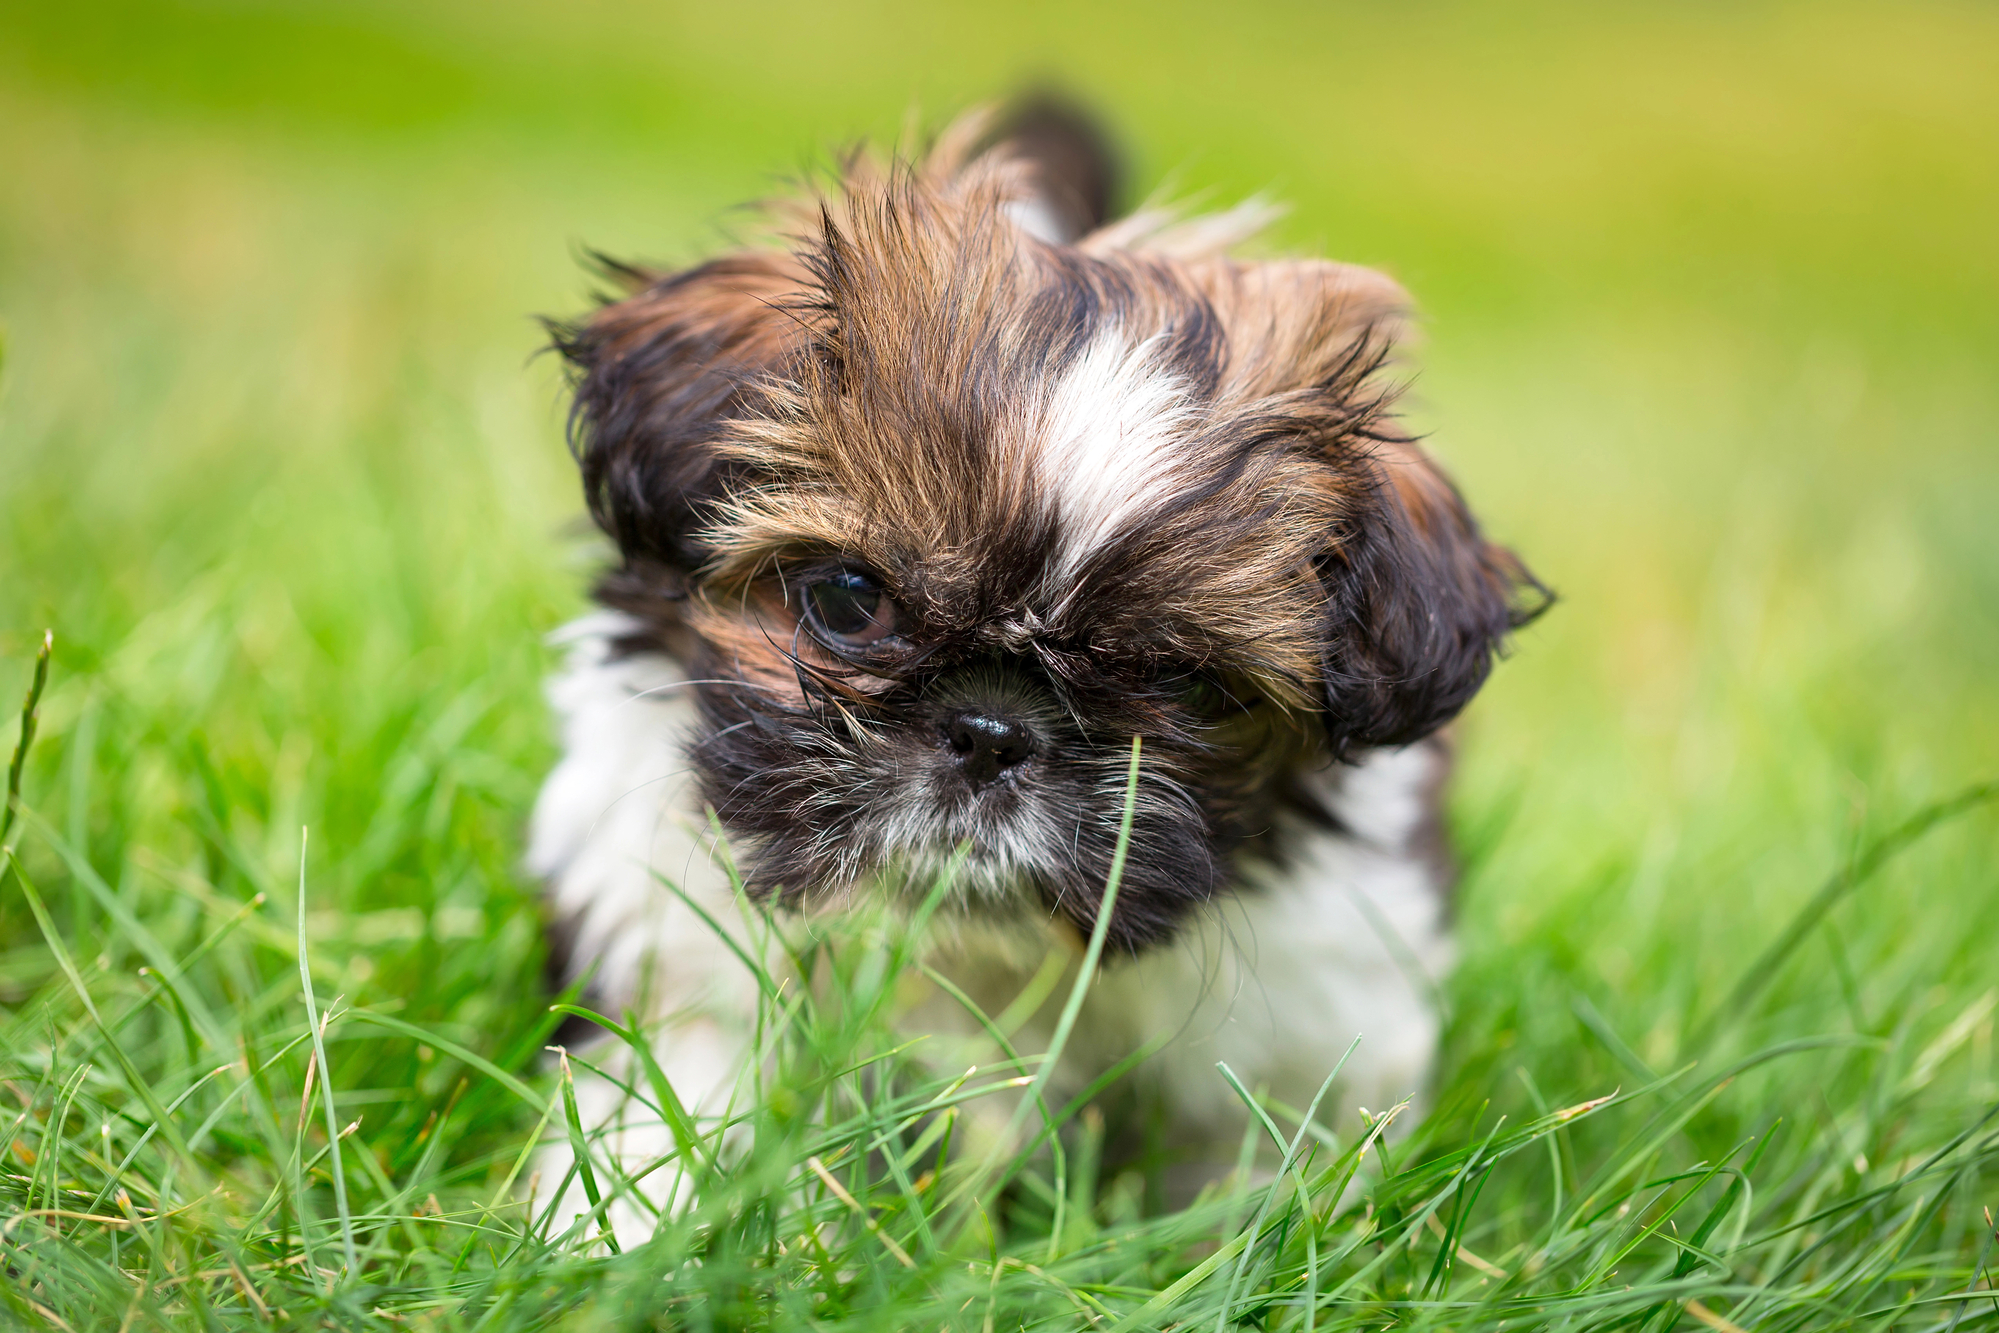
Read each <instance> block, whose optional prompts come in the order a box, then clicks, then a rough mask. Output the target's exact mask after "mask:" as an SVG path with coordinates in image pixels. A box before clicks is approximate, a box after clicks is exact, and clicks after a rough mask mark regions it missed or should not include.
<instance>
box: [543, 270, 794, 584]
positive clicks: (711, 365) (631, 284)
mask: <svg viewBox="0 0 1999 1333" xmlns="http://www.w3.org/2000/svg"><path fill="white" fill-rule="evenodd" d="M605 268H606V271H607V273H608V274H609V276H611V277H613V278H614V279H616V280H618V281H619V282H620V283H622V284H623V285H624V286H625V287H626V288H627V289H628V290H629V291H630V293H631V294H630V295H628V296H626V297H625V298H624V299H623V300H621V301H616V302H613V303H610V304H607V305H605V306H604V307H603V308H602V309H600V310H598V311H597V312H596V313H595V314H594V315H591V316H590V317H589V318H587V319H584V320H581V321H579V322H577V323H575V324H559V325H553V326H551V333H552V334H553V339H554V344H555V347H556V349H557V350H558V351H560V352H561V353H562V355H563V356H564V357H565V358H566V359H567V360H568V362H569V364H570V366H571V368H572V374H573V380H574V387H575V399H574V402H573V404H572V406H571V408H570V422H569V438H570V448H571V449H572V450H573V451H574V453H575V454H576V459H577V462H578V463H579V464H581V466H582V471H583V489H584V495H585V497H586V498H587V499H588V501H589V505H590V514H591V517H592V518H594V519H595V520H596V521H597V525H598V526H599V527H601V528H602V529H603V530H604V531H605V532H606V533H607V534H609V535H610V536H611V537H612V538H613V539H614V540H615V541H616V542H617V543H618V550H619V552H620V553H621V554H622V555H623V556H624V561H625V565H626V568H627V570H633V569H637V570H641V571H645V572H648V573H650V574H652V575H655V576H657V575H664V576H666V577H668V578H678V577H680V576H684V575H685V574H687V573H688V572H690V571H692V570H693V569H694V568H695V567H696V566H698V565H699V564H701V562H702V561H703V560H705V559H706V558H707V555H708V552H707V550H706V548H705V547H704V546H702V544H701V543H700V541H699V539H698V535H697V534H698V533H699V531H700V528H701V526H702V523H703V522H704V520H705V510H706V508H707V506H708V505H710V504H711V503H712V502H713V501H714V500H715V499H716V498H718V497H719V495H720V494H721V492H722V489H723V487H724V484H725V481H726V478H725V477H724V475H723V469H724V466H725V465H724V464H723V463H722V462H721V461H720V459H719V458H718V456H717V451H716V448H715V441H716V437H717V435H718V433H719V432H720V430H721V429H722V427H723V425H724V423H726V422H727V421H728V420H730V419H731V418H733V417H736V416H739V415H741V414H742V413H743V412H744V411H745V410H746V409H747V408H748V407H749V406H750V405H751V404H753V403H754V401H755V400H756V398H757V396H758V394H759V390H760V385H761V384H762V383H763V382H764V381H766V380H767V379H768V377H770V376H772V375H774V374H778V373H781V372H782V370H783V369H784V367H785V366H786V365H787V364H788V363H789V362H790V361H791V360H792V359H793V358H795V357H796V356H798V355H800V353H801V350H802V349H803V348H804V346H805V345H806V341H807V340H806V336H805V333H804V330H803V326H802V324H801V319H800V315H799V312H798V306H799V300H798V297H799V293H800V292H801V290H802V284H803V275H802V274H800V273H799V272H798V271H797V269H796V265H795V261H793V260H791V259H790V258H789V257H788V256H786V255H782V254H744V255H735V256H731V257H728V258H725V259H718V260H714V261H712V262H710V263H707V264H703V265H701V266H700V267H699V268H693V269H688V270H686V271H685V272H681V273H673V274H658V273H652V272H648V271H646V270H642V269H634V268H629V267H625V266H622V265H617V264H612V263H606V264H605Z"/></svg>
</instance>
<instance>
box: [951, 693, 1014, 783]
mask: <svg viewBox="0 0 1999 1333" xmlns="http://www.w3.org/2000/svg"><path fill="white" fill-rule="evenodd" d="M937 727H938V730H940V731H942V732H943V733H944V739H945V741H946V742H947V743H948V744H949V745H950V747H951V752H952V753H953V754H955V755H957V756H958V767H959V768H960V769H962V770H963V771H964V774H965V776H966V777H968V778H970V779H971V780H972V782H973V784H974V785H977V786H984V785H985V784H986V783H988V782H991V781H992V780H993V779H994V778H996V777H998V776H999V775H1000V774H1001V772H1003V771H1004V770H1006V769H1009V768H1012V767H1013V766H1014V765H1015V764H1018V763H1020V762H1021V761H1022V760H1024V759H1026V758H1027V757H1028V756H1029V755H1031V754H1033V753H1034V734H1033V733H1032V732H1030V731H1029V730H1028V729H1027V728H1026V727H1024V726H1022V725H1021V724H1020V723H1018V722H1016V721H1014V720H1013V719H1012V718H1010V717H1006V716H1004V715H1002V714H999V713H988V712H981V711H979V710H977V709H971V708H967V709H965V710H963V711H962V712H957V713H953V714H951V716H949V717H947V718H945V719H944V720H943V721H942V722H940V723H938V724H937Z"/></svg>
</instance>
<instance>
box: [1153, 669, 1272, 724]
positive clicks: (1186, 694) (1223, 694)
mask: <svg viewBox="0 0 1999 1333" xmlns="http://www.w3.org/2000/svg"><path fill="white" fill-rule="evenodd" d="M1171 688H1172V691H1173V694H1174V697H1175V698H1176V699H1177V700H1178V701H1179V703H1180V706H1181V707H1182V708H1185V709H1187V710H1188V711H1189V712H1192V713H1197V714H1199V715H1200V716H1202V717H1205V718H1210V719H1215V720H1219V719H1221V718H1224V717H1228V716H1230V715H1231V714H1235V713H1246V712H1248V711H1249V710H1250V709H1251V708H1254V707H1255V706H1256V704H1257V703H1258V700H1257V698H1256V696H1255V695H1253V694H1243V693H1240V692H1238V691H1236V690H1233V689H1231V688H1230V687H1229V686H1228V685H1227V684H1225V683H1224V682H1222V681H1220V680H1217V679H1216V678H1215V677H1213V676H1210V675H1208V674H1207V673H1206V672H1204V671H1195V672H1189V673H1188V674H1187V675H1184V676H1181V677H1179V678H1177V679H1175V680H1173V681H1172V682H1171Z"/></svg>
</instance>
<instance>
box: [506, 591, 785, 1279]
mask: <svg viewBox="0 0 1999 1333" xmlns="http://www.w3.org/2000/svg"><path fill="white" fill-rule="evenodd" d="M627 628H628V622H626V621H625V620H624V619H623V617H620V616H617V615H613V614H603V615H597V616H592V617H589V618H587V619H586V620H584V621H581V622H578V624H577V625H575V626H573V627H572V628H571V629H570V630H569V631H568V632H567V637H568V638H569V639H570V640H571V642H572V643H573V647H572V649H571V653H570V657H569V661H568V663H567V665H566V666H565V668H564V670H563V671H562V672H561V673H560V674H558V675H557V676H556V677H555V678H554V679H553V680H552V681H551V682H550V685H549V698H550V702H551V703H552V704H553V705H554V707H555V710H556V712H557V714H558V716H559V717H560V719H561V724H562V739H563V743H564V755H563V758H562V761H561V763H559V764H558V765H557V766H556V768H555V770H554V772H553V773H551V774H550V775H549V778H548V782H547V783H546V785H545V786H544V787H543V788H542V793H541V798H540V800H539V801H538V802H537V803H536V806H535V814H534V826H533V836H532V841H531V847H530V851H529V855H528V865H529V869H530V870H531V871H532V872H534V873H535V874H536V875H538V876H539V877H540V878H541V879H542V881H543V883H544V884H545V885H546V887H547V893H548V901H549V909H550V918H551V921H550V925H551V936H552V939H553V940H554V941H555V944H556V947H557V953H558V955H559V956H558V957H556V958H554V959H552V960H551V962H552V969H551V970H552V971H554V972H555V973H556V975H557V977H558V978H559V980H560V981H562V982H563V983H569V982H573V981H576V980H579V979H583V980H584V981H585V989H584V1000H583V1002H584V1003H585V1004H586V1005H587V1006H589V1007H591V1008H593V1009H596V1010H597V1011H599V1012H601V1013H604V1014H606V1015H607V1016H609V1017H612V1018H614V1019H617V1020H618V1021H620V1022H622V1021H624V1019H625V1016H626V1014H627V1013H632V1014H635V1015H637V1017H638V1019H639V1021H640V1023H641V1025H642V1026H643V1027H644V1028H646V1029H647V1030H648V1031H649V1032H650V1033H651V1034H652V1041H653V1043H654V1052H655V1058H656V1059H657V1061H658V1063H659V1065H660V1067H661V1069H662V1071H663V1072H664V1073H665V1074H666V1077H667V1080H668V1082H669V1083H671V1084H672V1086H673V1089H674V1092H675V1093H676V1095H677V1096H678V1097H679V1099H680V1101H681V1103H682V1105H683V1106H684V1107H685V1108H686V1109H687V1111H688V1112H689V1113H690V1114H692V1115H694V1116H695V1117H696V1118H697V1120H698V1119H699V1118H700V1117H703V1116H710V1117H712V1116H715V1115H719V1114H721V1113H722V1112H723V1110H724V1109H725V1107H726V1106H727V1104H728V1101H729V1097H730V1093H731V1092H732V1090H733V1089H734V1087H735V1082H736V1079H737V1076H738V1075H739V1074H740V1073H741V1071H742V1069H743V1066H744V1062H745V1055H746V1052H747V1048H748V1044H749V1042H750V1040H751V1033H752V1032H753V1030H754V1021H755V1014H756V1005H757V996H758V984H757V979H756V977H755V976H754V975H753V974H752V972H751V971H750V969H749V968H748V967H747V966H746V965H745V964H744V963H743V961H742V959H741V958H740V957H738V952H737V951H738V950H741V951H743V952H744V953H746V954H747V955H748V956H749V957H751V958H757V957H759V956H760V953H761V951H762V950H763V949H764V948H765V947H766V946H767V942H766V941H763V940H760V939H758V938H756V932H753V931H751V930H750V929H749V927H748V925H747V924H746V923H745V921H744V919H743V916H742V913H741V911H740V910H739V907H738V904H737V902H736V900H735V894H734V890H733V887H732V885H731V882H730V879H729V876H728V873H727V871H726V869H725V867H724V865H723V863H722V861H721V856H722V852H721V851H720V849H719V848H718V847H717V846H716V845H715V843H714V841H713V839H712V837H711V836H710V834H709V831H708V829H707V827H706V823H705V819H704V816H703V814H702V811H701V808H700V806H699V804H698V798H697V795H696V791H695V787H694V783H693V780H692V775H691V773H690V772H689V769H688V763H687V757H686V744H687V737H688V734H689V732H690V731H691V728H692V725H693V721H694V718H693V710H692V707H691V704H690V702H689V701H688V700H687V699H686V697H685V689H684V686H685V676H684V674H683V673H682V672H681V671H680V669H679V667H678V666H677V665H675V664H674V663H672V662H670V661H668V660H667V659H665V658H662V657H658V656H654V655H648V654H637V655H620V654H619V653H617V652H616V651H615V650H614V647H613V644H614V641H615V639H616V638H617V636H618V635H619V634H620V633H621V632H623V631H624V630H625V629H627ZM704 914H705V917H706V919H704ZM718 929H719V930H721V931H725V932H727V933H728V934H729V935H730V936H731V937H732V941H733V943H734V945H735V946H736V947H735V948H731V947H730V945H731V942H732V941H731V940H724V939H722V938H718V936H717V933H716V932H717V930H718ZM586 1064H587V1065H595V1066H597V1067H598V1068H599V1069H601V1070H602V1071H603V1072H602V1073H596V1072H591V1070H590V1069H589V1068H587V1067H584V1066H585V1065H586ZM574 1073H575V1079H576V1103H577V1111H578V1116H579V1120H580V1122H581V1125H582V1128H583V1130H584V1131H585V1133H586V1135H588V1136H589V1137H590V1139H591V1141H592V1156H593V1158H594V1159H595V1160H596V1161H598V1162H600V1163H602V1164H603V1166H604V1167H605V1168H608V1170H607V1171H606V1170H602V1169H600V1177H601V1176H612V1177H616V1176H622V1177H624V1178H626V1179H629V1178H631V1177H633V1176H637V1175H640V1174H641V1173H646V1172H648V1168H653V1169H652V1170H651V1171H650V1172H649V1173H648V1174H645V1175H644V1176H643V1179H641V1180H639V1181H638V1182H637V1183H636V1184H635V1185H634V1186H633V1187H632V1189H633V1194H634V1195H638V1196H643V1197H642V1198H637V1197H635V1198H631V1199H628V1200H623V1201H620V1202H618V1203H616V1204H613V1205H612V1206H611V1208H610V1209H609V1210H608V1211H607V1216H608V1218H609V1220H610V1223H611V1225H612V1227H613V1229H614V1231H615V1233H616V1234H617V1235H618V1236H619V1238H620V1240H621V1242H636V1241H638V1240H642V1239H644V1238H645V1237H646V1236H648V1235H650V1234H651V1231H652V1227H653V1222H654V1219H655V1218H656V1217H657V1216H658V1214H659V1212H660V1211H662V1210H667V1209H676V1208H683V1207H685V1206H686V1205H687V1203H688V1202H689V1198H688V1190H687V1189H686V1188H685V1186H684V1184H683V1183H682V1182H681V1181H680V1180H679V1171H680V1169H679V1167H678V1166H677V1165H673V1164H669V1165H667V1166H665V1167H660V1166H658V1165H657V1164H658V1163H659V1162H660V1161H661V1159H663V1158H668V1157H670V1156H672V1155H673V1154H674V1152H675V1146H676V1145H675V1141H674V1138H673V1135H672V1133H671V1130H670V1129H669V1127H668V1126H667V1124H666V1123H665V1122H664V1121H663V1120H662V1119H661V1116H660V1115H659V1114H658V1112H657V1111H655V1110H654V1109H652V1107H651V1106H649V1105H648V1103H650V1102H651V1101H652V1100H653V1099H654V1093H653V1090H652V1089H651V1087H650V1084H649V1080H648V1079H647V1078H646V1076H645V1071H644V1070H643V1068H642V1067H641V1066H640V1063H639V1061H637V1060H636V1059H635V1058H634V1057H633V1054H632V1052H630V1051H629V1050H627V1049H624V1048H622V1047H620V1046H619V1044H618V1043H616V1042H615V1041H614V1040H611V1039H606V1038H593V1039H591V1040H589V1041H588V1043H587V1044H585V1045H580V1046H578V1047H577V1048H576V1060H575V1062H574ZM620 1084H623V1085H625V1086H624V1087H621V1086H620ZM627 1088H629V1089H631V1090H632V1091H631V1092H628V1091H627ZM634 1092H635V1093H636V1096H634V1095H633V1093H634ZM572 1165H573V1155H572V1151H571V1148H570V1146H569V1144H568V1141H567V1135H566V1133H565V1132H563V1128H562V1127H560V1126H559V1127H558V1129H557V1132H556V1133H555V1135H554V1136H553V1140H552V1143H551V1146H550V1147H549V1148H548V1149H546V1150H545V1151H544V1153H543V1154H542V1156H541V1158H540V1159H539V1161H538V1163H537V1168H538V1170H539V1171H540V1175H541V1180H542V1182H543V1187H544V1188H556V1187H557V1186H558V1185H559V1184H560V1182H561V1181H563V1180H564V1178H565V1177H568V1178H569V1182H570V1183H569V1185H568V1186H567V1188H566V1189H565V1190H564V1191H563V1193H562V1196H561V1197H560V1198H559V1199H558V1201H557V1204H556V1208H555V1213H554V1216H553V1221H554V1224H555V1225H554V1230H555V1231H556V1232H558V1233H559V1232H560V1231H561V1230H562V1229H563V1228H564V1227H566V1226H568V1225H569V1223H570V1222H571V1221H572V1219H573V1217H574V1215H575V1214H578V1213H583V1212H587V1211H588V1210H589V1204H588V1201H587V1198H586V1194H585V1191H584V1189H583V1187H582V1183H581V1180H580V1178H579V1177H578V1176H574V1175H572V1174H571V1167H572ZM598 1184H599V1187H600V1197H601V1195H602V1194H609V1193H612V1192H613V1191H614V1189H615V1188H616V1187H615V1185H614V1183H613V1179H610V1178H600V1179H599V1180H598Z"/></svg>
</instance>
